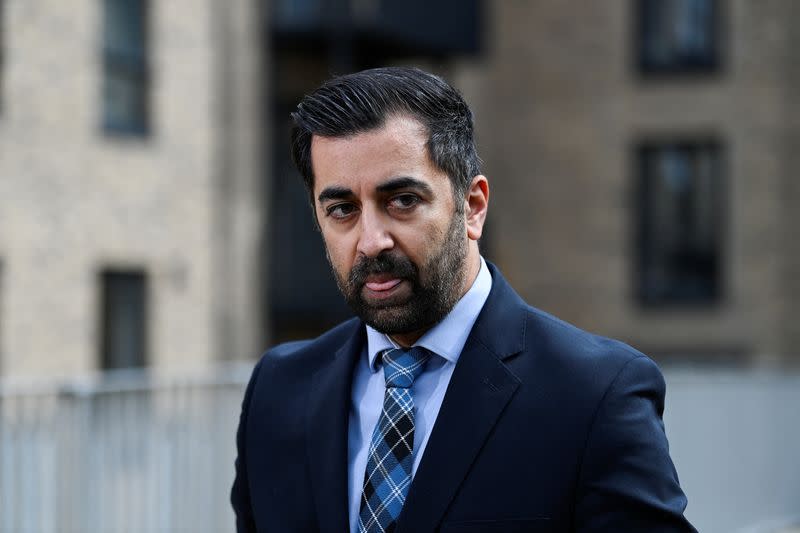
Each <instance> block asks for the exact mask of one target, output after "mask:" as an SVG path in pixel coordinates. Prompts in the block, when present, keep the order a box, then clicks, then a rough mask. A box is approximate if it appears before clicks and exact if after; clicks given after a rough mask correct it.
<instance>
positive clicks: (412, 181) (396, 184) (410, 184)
mask: <svg viewBox="0 0 800 533" xmlns="http://www.w3.org/2000/svg"><path fill="white" fill-rule="evenodd" d="M400 189H417V190H420V191H422V192H424V193H425V194H433V189H431V186H430V185H428V184H427V183H425V182H424V181H422V180H418V179H416V178H411V177H407V176H401V177H398V178H392V179H390V180H389V181H387V182H385V183H381V184H380V185H378V186H377V187H375V190H376V191H378V192H394V191H397V190H400Z"/></svg>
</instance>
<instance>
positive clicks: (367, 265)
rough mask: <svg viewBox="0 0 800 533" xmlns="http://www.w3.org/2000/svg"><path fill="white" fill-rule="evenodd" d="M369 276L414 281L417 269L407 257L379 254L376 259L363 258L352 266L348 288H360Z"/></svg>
mask: <svg viewBox="0 0 800 533" xmlns="http://www.w3.org/2000/svg"><path fill="white" fill-rule="evenodd" d="M371 274H391V275H392V276H394V277H397V278H407V279H416V277H417V267H416V265H414V263H412V262H411V260H410V259H409V258H407V257H403V256H397V255H392V254H389V253H381V254H379V255H378V256H376V257H364V258H362V259H360V260H359V261H358V262H357V263H356V264H355V265H353V268H352V269H350V275H349V276H348V278H347V283H348V284H349V285H350V287H361V286H362V285H364V283H366V280H367V276H369V275H371Z"/></svg>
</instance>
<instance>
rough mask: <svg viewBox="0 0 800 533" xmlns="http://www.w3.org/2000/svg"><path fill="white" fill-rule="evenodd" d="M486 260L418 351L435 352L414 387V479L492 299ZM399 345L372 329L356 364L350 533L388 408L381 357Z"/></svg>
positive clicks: (355, 527) (350, 443)
mask: <svg viewBox="0 0 800 533" xmlns="http://www.w3.org/2000/svg"><path fill="white" fill-rule="evenodd" d="M480 259H481V266H480V270H479V271H478V276H477V277H476V278H475V281H474V282H473V284H472V287H470V289H469V290H468V291H467V292H466V294H464V296H462V297H461V299H460V300H459V301H458V303H456V305H455V306H454V307H453V309H452V310H451V311H450V313H448V314H447V316H445V317H444V319H443V320H442V321H441V322H439V323H438V324H436V325H435V326H434V327H433V328H431V329H430V330H429V331H427V332H426V333H425V334H424V335H423V336H422V337H420V339H419V340H418V341H417V342H416V343H414V346H423V347H425V348H427V349H428V350H430V351H431V352H433V353H434V354H435V355H434V356H432V357H431V359H430V360H429V361H428V364H427V365H426V366H425V371H424V372H423V373H422V375H420V376H419V377H418V378H417V379H416V380H415V381H414V384H413V385H412V386H411V394H412V395H413V397H414V451H413V457H414V462H413V466H412V470H411V472H412V476H413V475H414V473H416V471H417V466H418V465H419V461H420V459H421V458H422V454H423V453H424V451H425V446H426V445H427V444H428V437H430V434H431V430H432V429H433V425H434V423H435V422H436V416H437V415H438V414H439V408H440V407H441V406H442V400H443V399H444V393H445V391H446V390H447V385H448V384H449V383H450V377H451V376H452V375H453V369H455V366H456V362H457V361H458V356H459V355H461V350H462V349H463V348H464V344H465V343H466V342H467V337H468V336H469V333H470V331H472V326H473V325H474V324H475V320H476V319H477V318H478V314H479V313H480V312H481V309H482V308H483V304H484V303H486V299H487V298H488V297H489V291H490V290H491V288H492V275H491V274H490V273H489V269H488V268H487V267H486V262H485V261H484V260H483V257H481V258H480ZM396 347H397V345H396V344H394V342H392V340H391V339H390V338H389V337H387V336H386V335H385V334H383V333H380V332H379V331H376V330H375V329H373V328H371V327H370V326H367V346H366V348H365V350H364V352H363V353H362V355H361V357H360V358H359V360H358V363H356V368H355V371H354V372H355V373H354V375H353V390H352V401H351V404H350V422H349V428H348V493H349V494H348V496H349V502H350V531H352V532H353V533H357V532H358V513H359V510H360V507H361V491H362V488H363V484H364V470H365V469H366V467H367V452H368V449H369V444H370V441H371V440H372V432H373V430H374V429H375V425H376V424H377V423H378V418H379V417H380V414H381V409H382V407H383V396H384V392H385V390H386V381H385V379H384V377H383V367H382V366H381V365H380V362H377V361H376V359H377V357H378V354H379V353H381V352H382V351H384V350H387V349H390V348H396Z"/></svg>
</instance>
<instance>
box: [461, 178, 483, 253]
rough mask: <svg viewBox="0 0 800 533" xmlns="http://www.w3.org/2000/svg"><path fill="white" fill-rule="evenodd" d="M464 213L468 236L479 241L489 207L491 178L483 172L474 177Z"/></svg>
mask: <svg viewBox="0 0 800 533" xmlns="http://www.w3.org/2000/svg"><path fill="white" fill-rule="evenodd" d="M464 208H465V210H464V213H465V218H466V222H467V237H469V238H470V239H472V240H473V241H477V240H478V239H480V238H481V235H482V234H483V223H484V222H485V221H486V213H487V211H488V209H489V180H487V179H486V176H484V175H483V174H478V175H477V176H475V177H474V178H472V183H470V185H469V189H467V197H466V198H465V199H464Z"/></svg>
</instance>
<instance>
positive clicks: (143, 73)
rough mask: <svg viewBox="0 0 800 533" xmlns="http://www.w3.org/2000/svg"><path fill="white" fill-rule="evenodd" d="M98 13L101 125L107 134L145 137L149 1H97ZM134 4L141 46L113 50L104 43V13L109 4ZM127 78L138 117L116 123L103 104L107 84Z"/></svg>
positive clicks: (148, 112) (147, 123) (148, 88)
mask: <svg viewBox="0 0 800 533" xmlns="http://www.w3.org/2000/svg"><path fill="white" fill-rule="evenodd" d="M100 1H101V3H102V5H101V9H102V14H101V24H102V30H101V35H100V39H101V45H100V55H101V61H100V63H101V74H102V75H101V87H100V98H101V126H102V130H103V132H104V133H105V134H107V135H112V136H129V137H146V136H148V135H149V134H150V133H151V117H150V115H151V103H150V96H151V86H152V80H151V68H150V48H151V45H150V41H151V38H150V33H151V31H150V2H149V1H148V0H100ZM122 1H136V2H139V3H140V5H141V18H142V20H141V21H140V22H141V28H142V41H141V43H139V44H141V46H130V47H128V48H129V49H128V50H126V51H122V50H115V49H113V48H112V47H111V46H109V43H108V42H107V39H106V35H107V31H109V30H108V28H107V24H108V17H109V16H110V15H109V13H108V10H109V9H110V7H109V6H110V4H111V3H112V2H122ZM120 79H127V83H128V84H129V85H130V87H133V88H135V91H136V93H137V97H138V99H140V100H141V115H137V116H135V117H133V118H132V119H130V120H117V119H114V118H111V117H110V114H111V113H110V110H109V108H108V104H107V101H106V90H107V84H108V83H109V82H114V81H117V80H120Z"/></svg>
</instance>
